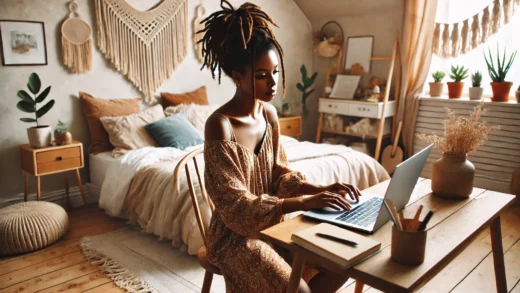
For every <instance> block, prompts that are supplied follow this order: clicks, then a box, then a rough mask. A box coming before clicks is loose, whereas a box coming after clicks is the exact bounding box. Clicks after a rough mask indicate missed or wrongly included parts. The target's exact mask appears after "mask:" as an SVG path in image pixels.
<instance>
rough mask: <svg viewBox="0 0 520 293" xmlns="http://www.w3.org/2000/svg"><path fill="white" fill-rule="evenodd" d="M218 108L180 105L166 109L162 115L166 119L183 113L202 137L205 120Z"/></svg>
mask: <svg viewBox="0 0 520 293" xmlns="http://www.w3.org/2000/svg"><path fill="white" fill-rule="evenodd" d="M218 107H219V106H216V105H197V104H180V105H177V106H171V107H168V108H166V110H164V115H166V117H168V116H171V115H174V114H177V113H183V114H184V115H186V118H188V121H190V123H191V124H193V126H195V128H196V129H197V130H198V131H199V132H200V133H201V135H204V126H205V125H206V120H208V117H209V116H210V115H211V113H213V111H215V110H216V109H217V108H218Z"/></svg>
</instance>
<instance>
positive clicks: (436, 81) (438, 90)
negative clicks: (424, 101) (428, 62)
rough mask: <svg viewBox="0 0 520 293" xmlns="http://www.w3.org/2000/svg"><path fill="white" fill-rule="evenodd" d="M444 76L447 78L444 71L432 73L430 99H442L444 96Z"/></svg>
mask: <svg viewBox="0 0 520 293" xmlns="http://www.w3.org/2000/svg"><path fill="white" fill-rule="evenodd" d="M444 76H446V73H444V71H435V72H433V73H432V77H433V82H430V97H440V96H441V95H442V90H443V89H444V84H443V83H442V79H443V78H444Z"/></svg>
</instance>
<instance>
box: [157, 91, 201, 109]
mask: <svg viewBox="0 0 520 293" xmlns="http://www.w3.org/2000/svg"><path fill="white" fill-rule="evenodd" d="M161 101H162V105H163V108H164V109H166V108H168V107H171V106H177V105H180V104H198V105H208V104H209V103H208V95H207V93H206V86H201V87H200V88H198V89H196V90H194V91H192V92H187V93H182V94H172V93H161Z"/></svg>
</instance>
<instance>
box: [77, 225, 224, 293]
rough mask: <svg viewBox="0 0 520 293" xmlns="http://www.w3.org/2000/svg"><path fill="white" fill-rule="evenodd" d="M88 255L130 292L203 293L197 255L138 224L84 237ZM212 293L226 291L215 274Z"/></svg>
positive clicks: (83, 243)
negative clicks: (163, 239)
mask: <svg viewBox="0 0 520 293" xmlns="http://www.w3.org/2000/svg"><path fill="white" fill-rule="evenodd" d="M81 249H82V250H83V253H84V254H85V256H86V257H87V258H88V259H90V260H92V261H93V263H94V264H96V265H99V266H101V268H102V270H103V271H104V272H105V273H106V274H107V275H108V277H110V278H111V279H112V280H114V282H115V283H116V284H117V285H118V286H119V287H121V288H123V289H125V290H128V292H138V293H145V292H161V293H163V292H164V293H168V292H182V293H184V292H200V291H201V287H202V283H203V280H204V269H203V268H202V267H201V266H200V265H199V263H198V261H197V257H195V256H190V255H188V254H187V253H186V252H181V251H179V250H178V249H176V248H174V247H172V245H171V242H169V241H159V240H158V238H157V237H156V236H154V235H150V234H146V233H144V232H142V231H141V230H140V229H138V228H135V227H127V228H123V229H121V230H117V231H114V232H109V233H105V234H101V235H97V236H91V237H84V238H83V239H82V240H81ZM211 291H212V292H225V291H226V290H225V284H224V278H222V276H218V275H215V276H214V277H213V282H212V286H211Z"/></svg>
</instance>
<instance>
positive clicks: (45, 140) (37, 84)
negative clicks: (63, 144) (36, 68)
mask: <svg viewBox="0 0 520 293" xmlns="http://www.w3.org/2000/svg"><path fill="white" fill-rule="evenodd" d="M27 88H28V89H29V91H30V92H31V93H32V94H33V95H34V96H33V97H31V95H29V94H28V93H27V92H26V91H24V90H19V91H18V94H17V96H18V97H19V98H20V99H21V101H19V102H18V103H17V104H16V107H17V108H18V109H20V110H21V111H23V112H26V113H34V116H35V118H20V120H21V121H23V122H27V123H33V122H36V126H33V127H29V128H27V136H28V137H29V143H30V144H31V146H32V147H33V148H42V147H46V146H49V145H50V142H51V127H50V126H49V125H40V124H39V123H38V118H41V117H42V116H43V115H45V114H46V113H47V112H49V110H50V109H51V108H52V106H54V100H50V101H49V102H48V103H46V104H45V105H43V106H42V107H40V108H39V109H37V108H36V106H37V104H39V103H41V102H43V101H44V100H45V98H46V97H47V95H49V92H50V91H51V87H50V86H48V87H47V88H46V89H44V90H43V91H42V92H41V93H40V89H41V81H40V77H39V76H38V74H36V73H34V72H33V73H32V74H31V75H30V76H29V81H28V82H27Z"/></svg>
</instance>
